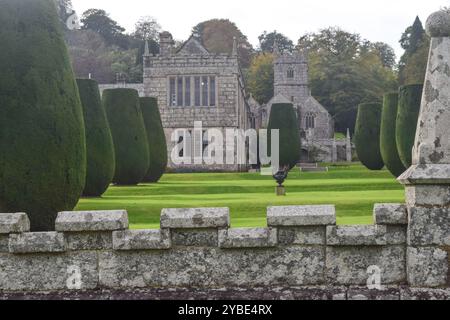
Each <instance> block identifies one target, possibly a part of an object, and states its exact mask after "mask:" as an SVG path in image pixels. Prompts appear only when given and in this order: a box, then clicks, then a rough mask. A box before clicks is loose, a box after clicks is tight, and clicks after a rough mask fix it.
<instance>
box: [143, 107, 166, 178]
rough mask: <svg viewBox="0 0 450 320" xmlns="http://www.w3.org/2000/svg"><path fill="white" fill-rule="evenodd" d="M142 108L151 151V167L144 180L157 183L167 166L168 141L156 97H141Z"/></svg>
mask: <svg viewBox="0 0 450 320" xmlns="http://www.w3.org/2000/svg"><path fill="white" fill-rule="evenodd" d="M140 101H141V109H142V115H143V117H144V123H145V128H146V130H147V140H148V146H149V151H150V168H149V170H148V172H147V174H146V176H145V178H144V182H151V183H156V182H158V181H159V179H161V177H162V175H163V174H164V172H165V170H166V167H167V161H168V159H167V142H166V136H165V134H164V128H163V125H162V122H161V115H160V113H159V107H158V101H157V100H156V99H155V98H141V99H140Z"/></svg>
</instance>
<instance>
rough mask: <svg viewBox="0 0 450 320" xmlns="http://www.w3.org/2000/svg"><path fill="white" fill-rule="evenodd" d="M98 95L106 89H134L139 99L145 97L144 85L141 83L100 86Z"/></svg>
mask: <svg viewBox="0 0 450 320" xmlns="http://www.w3.org/2000/svg"><path fill="white" fill-rule="evenodd" d="M99 89H100V94H101V95H103V91H105V90H107V89H134V90H137V92H138V93H139V96H140V97H144V96H145V91H144V85H143V84H142V83H116V84H100V85H99Z"/></svg>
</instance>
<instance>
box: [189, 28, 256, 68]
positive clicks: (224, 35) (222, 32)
mask: <svg viewBox="0 0 450 320" xmlns="http://www.w3.org/2000/svg"><path fill="white" fill-rule="evenodd" d="M192 35H193V36H194V37H195V38H197V39H198V40H199V41H200V42H201V43H202V44H203V45H204V46H205V48H206V49H207V50H208V51H210V52H212V53H227V54H231V51H232V49H233V41H234V38H236V39H237V41H238V55H239V61H240V63H241V65H242V67H243V68H248V66H249V65H250V62H251V58H252V54H253V47H252V45H251V44H250V43H249V42H248V39H247V37H246V36H245V35H244V34H243V33H242V32H241V30H240V29H239V28H238V27H237V26H236V24H234V23H233V22H231V21H230V20H228V19H212V20H208V21H204V22H201V23H199V24H198V25H196V26H195V27H194V28H193V29H192Z"/></svg>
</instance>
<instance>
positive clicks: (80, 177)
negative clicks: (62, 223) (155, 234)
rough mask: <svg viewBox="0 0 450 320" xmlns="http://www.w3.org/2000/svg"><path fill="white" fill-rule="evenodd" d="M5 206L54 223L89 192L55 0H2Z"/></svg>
mask: <svg viewBox="0 0 450 320" xmlns="http://www.w3.org/2000/svg"><path fill="white" fill-rule="evenodd" d="M0 25H1V28H0V43H1V49H0V150H1V151H0V212H18V211H19V212H26V213H28V216H29V218H30V222H31V229H32V230H33V231H49V230H53V229H54V227H55V218H56V215H57V212H58V211H66V210H72V209H73V208H74V207H75V205H76V204H77V202H78V200H79V198H80V196H81V193H82V191H83V187H84V182H85V176H86V144H85V132H84V124H83V114H82V108H81V103H80V98H79V95H78V90H77V85H76V82H75V78H74V74H73V71H72V68H71V65H70V60H69V55H68V53H67V48H66V45H65V43H64V36H63V33H62V31H61V30H60V28H61V26H60V23H59V20H58V16H57V12H56V8H55V3H54V1H53V0H2V1H0Z"/></svg>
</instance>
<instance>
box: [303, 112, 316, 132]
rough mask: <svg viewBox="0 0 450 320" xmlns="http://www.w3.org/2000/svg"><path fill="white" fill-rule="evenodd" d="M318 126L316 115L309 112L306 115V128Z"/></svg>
mask: <svg viewBox="0 0 450 320" xmlns="http://www.w3.org/2000/svg"><path fill="white" fill-rule="evenodd" d="M315 127H316V117H315V116H314V114H312V113H307V114H306V116H305V129H306V130H308V129H314V128H315Z"/></svg>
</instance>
